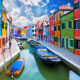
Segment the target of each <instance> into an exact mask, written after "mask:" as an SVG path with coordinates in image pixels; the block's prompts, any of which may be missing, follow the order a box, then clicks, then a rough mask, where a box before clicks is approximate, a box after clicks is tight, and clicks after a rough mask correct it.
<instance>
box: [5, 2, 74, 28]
mask: <svg viewBox="0 0 80 80" xmlns="http://www.w3.org/2000/svg"><path fill="white" fill-rule="evenodd" d="M60 5H67V6H69V7H73V0H4V6H5V8H6V9H7V11H8V12H9V14H10V15H11V17H12V19H13V21H12V23H13V27H24V26H29V25H31V24H35V23H37V21H41V20H45V19H48V16H49V15H50V14H51V13H52V12H53V11H58V10H59V6H60Z"/></svg>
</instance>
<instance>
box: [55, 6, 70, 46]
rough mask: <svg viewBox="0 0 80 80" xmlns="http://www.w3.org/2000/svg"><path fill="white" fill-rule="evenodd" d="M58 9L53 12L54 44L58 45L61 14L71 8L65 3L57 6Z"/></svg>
mask: <svg viewBox="0 0 80 80" xmlns="http://www.w3.org/2000/svg"><path fill="white" fill-rule="evenodd" d="M59 9H60V10H59V11H57V12H56V13H55V27H54V30H55V32H54V45H56V46H58V47H60V24H61V22H60V19H61V16H62V15H63V14H67V13H68V12H70V11H71V10H72V8H69V7H67V6H65V5H62V6H60V7H59Z"/></svg>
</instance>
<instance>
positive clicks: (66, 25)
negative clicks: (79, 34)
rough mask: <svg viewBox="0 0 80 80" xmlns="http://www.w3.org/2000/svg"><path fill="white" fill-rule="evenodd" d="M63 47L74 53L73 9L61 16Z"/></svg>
mask: <svg viewBox="0 0 80 80" xmlns="http://www.w3.org/2000/svg"><path fill="white" fill-rule="evenodd" d="M61 47H62V48H64V49H67V50H69V51H70V52H72V53H74V15H73V11H71V12H69V13H67V14H65V15H63V16H62V17H61Z"/></svg>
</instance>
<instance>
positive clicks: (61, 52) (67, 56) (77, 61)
mask: <svg viewBox="0 0 80 80" xmlns="http://www.w3.org/2000/svg"><path fill="white" fill-rule="evenodd" d="M33 40H34V41H37V40H35V39H33ZM37 42H39V43H40V44H42V45H44V46H46V47H47V48H48V49H49V50H51V51H52V52H53V53H55V54H57V55H58V56H60V57H61V58H62V59H64V60H66V61H67V62H68V63H70V64H72V65H73V66H74V67H75V68H76V69H77V70H79V71H80V56H77V55H75V54H73V53H70V52H69V51H67V50H65V49H62V48H58V47H56V46H54V45H53V44H51V43H48V42H45V41H37Z"/></svg>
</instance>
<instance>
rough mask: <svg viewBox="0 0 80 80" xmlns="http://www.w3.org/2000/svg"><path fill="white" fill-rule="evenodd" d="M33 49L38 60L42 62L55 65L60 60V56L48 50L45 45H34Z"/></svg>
mask: <svg viewBox="0 0 80 80" xmlns="http://www.w3.org/2000/svg"><path fill="white" fill-rule="evenodd" d="M34 51H35V54H36V55H37V56H38V58H39V60H41V61H42V62H43V63H46V64H49V65H55V64H56V63H58V62H60V61H61V58H60V57H59V56H57V55H56V54H54V53H52V52H50V51H49V50H48V49H47V48H46V47H45V46H35V47H34Z"/></svg>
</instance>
